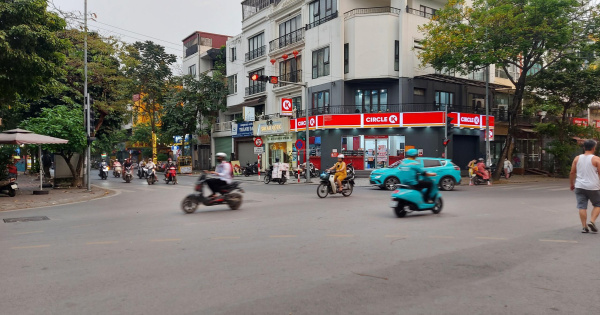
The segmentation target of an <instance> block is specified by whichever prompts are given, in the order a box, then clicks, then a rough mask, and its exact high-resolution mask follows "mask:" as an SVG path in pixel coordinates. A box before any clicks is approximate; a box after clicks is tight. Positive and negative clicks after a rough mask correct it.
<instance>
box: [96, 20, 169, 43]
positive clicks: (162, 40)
mask: <svg viewBox="0 0 600 315" xmlns="http://www.w3.org/2000/svg"><path fill="white" fill-rule="evenodd" d="M91 21H92V22H95V23H99V24H103V25H106V26H110V27H114V28H116V29H120V30H122V31H125V32H129V33H133V34H137V35H141V36H144V37H148V38H152V39H155V40H158V41H161V42H165V43H169V44H174V45H177V46H179V45H180V43H173V42H170V41H166V40H164V39H160V38H156V37H152V36H149V35H144V34H141V33H136V32H134V31H130V30H126V29H124V28H120V27H118V26H113V25H110V24H106V23H102V22H98V21H96V20H91Z"/></svg>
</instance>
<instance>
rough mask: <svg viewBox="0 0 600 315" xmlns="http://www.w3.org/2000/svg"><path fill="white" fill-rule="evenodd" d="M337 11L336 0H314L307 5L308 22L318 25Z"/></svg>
mask: <svg viewBox="0 0 600 315" xmlns="http://www.w3.org/2000/svg"><path fill="white" fill-rule="evenodd" d="M336 12H337V1H336V0H316V1H313V2H311V3H310V4H309V5H308V13H309V23H310V24H312V26H318V25H320V24H322V23H325V22H327V21H328V20H329V19H330V18H331V17H332V15H333V14H335V13H336Z"/></svg>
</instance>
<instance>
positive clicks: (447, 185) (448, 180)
mask: <svg viewBox="0 0 600 315" xmlns="http://www.w3.org/2000/svg"><path fill="white" fill-rule="evenodd" d="M454 185H456V183H455V181H454V178H452V177H450V176H445V177H443V178H442V180H440V189H441V190H444V191H450V190H452V189H454Z"/></svg>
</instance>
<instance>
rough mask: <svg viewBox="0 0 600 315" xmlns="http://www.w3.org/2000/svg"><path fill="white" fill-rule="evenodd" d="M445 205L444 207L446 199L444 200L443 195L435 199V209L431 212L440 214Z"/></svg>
mask: <svg viewBox="0 0 600 315" xmlns="http://www.w3.org/2000/svg"><path fill="white" fill-rule="evenodd" d="M443 207H444V201H443V200H442V197H440V198H438V199H437V200H436V201H435V207H433V209H431V212H433V213H435V214H438V213H440V212H442V208H443Z"/></svg>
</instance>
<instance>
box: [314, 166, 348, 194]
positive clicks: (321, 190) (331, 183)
mask: <svg viewBox="0 0 600 315" xmlns="http://www.w3.org/2000/svg"><path fill="white" fill-rule="evenodd" d="M347 172H348V169H347V168H346V173H347ZM334 177H335V171H329V172H323V173H322V174H321V175H320V176H319V178H320V179H321V183H320V184H319V187H317V196H319V198H325V197H327V195H329V194H331V195H335V194H338V191H337V187H336V185H337V183H336V182H335V180H334ZM352 191H354V178H353V177H352V178H349V177H346V178H345V179H344V180H343V181H342V192H341V194H342V195H343V196H344V197H348V196H350V195H352Z"/></svg>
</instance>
